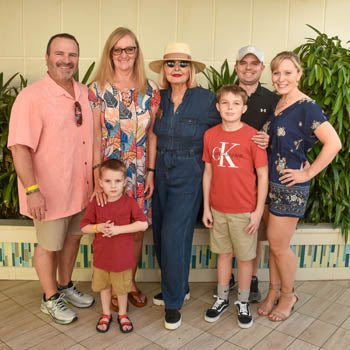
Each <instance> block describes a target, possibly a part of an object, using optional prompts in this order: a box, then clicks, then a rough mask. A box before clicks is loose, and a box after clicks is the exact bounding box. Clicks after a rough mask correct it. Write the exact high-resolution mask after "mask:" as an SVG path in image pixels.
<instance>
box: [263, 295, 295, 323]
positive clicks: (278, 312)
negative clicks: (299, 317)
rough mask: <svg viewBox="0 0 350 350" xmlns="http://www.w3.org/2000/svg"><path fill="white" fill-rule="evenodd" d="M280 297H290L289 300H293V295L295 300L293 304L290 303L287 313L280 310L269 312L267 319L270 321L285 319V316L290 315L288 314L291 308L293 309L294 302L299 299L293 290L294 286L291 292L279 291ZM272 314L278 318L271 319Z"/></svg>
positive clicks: (291, 310)
mask: <svg viewBox="0 0 350 350" xmlns="http://www.w3.org/2000/svg"><path fill="white" fill-rule="evenodd" d="M280 297H281V298H286V299H290V300H293V299H294V297H295V299H296V300H295V302H294V304H293V305H292V307H291V309H290V312H289V315H286V314H285V313H283V312H280V311H276V310H274V311H272V312H271V313H270V314H269V320H270V321H272V322H281V321H285V320H286V319H287V318H289V317H290V315H291V314H292V312H293V310H294V306H295V304H296V303H297V302H298V301H299V298H298V296H297V295H296V294H295V292H294V288H293V290H292V292H291V293H284V292H282V291H281V295H280ZM273 316H276V317H278V318H279V320H276V319H273V318H272V317H273Z"/></svg>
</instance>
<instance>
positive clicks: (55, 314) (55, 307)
mask: <svg viewBox="0 0 350 350" xmlns="http://www.w3.org/2000/svg"><path fill="white" fill-rule="evenodd" d="M40 310H41V311H42V312H43V313H44V314H47V315H49V316H50V317H51V318H52V320H53V321H54V322H56V323H59V324H69V323H72V322H74V321H75V320H77V319H78V316H77V314H76V313H75V312H74V311H73V310H71V309H70V308H69V307H67V305H66V304H65V302H64V294H60V296H59V297H58V298H57V299H54V300H52V299H49V300H47V301H45V300H44V297H43V300H42V301H41V305H40Z"/></svg>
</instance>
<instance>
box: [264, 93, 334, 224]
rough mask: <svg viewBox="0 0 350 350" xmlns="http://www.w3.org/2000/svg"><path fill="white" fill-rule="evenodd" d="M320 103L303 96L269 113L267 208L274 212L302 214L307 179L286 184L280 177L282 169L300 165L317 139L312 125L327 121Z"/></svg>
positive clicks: (267, 130) (315, 125) (289, 214)
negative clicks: (303, 181) (281, 108)
mask: <svg viewBox="0 0 350 350" xmlns="http://www.w3.org/2000/svg"><path fill="white" fill-rule="evenodd" d="M327 120H328V119H327V116H326V115H325V113H324V112H323V111H322V109H321V107H320V106H319V105H318V104H317V103H316V102H315V101H313V100H311V99H309V98H304V99H302V100H299V101H297V102H295V103H294V104H292V105H291V106H289V107H287V108H286V109H284V110H283V111H282V112H281V113H279V114H278V115H277V116H275V115H274V113H272V114H271V116H270V117H269V119H268V120H267V121H266V123H265V125H264V127H263V130H264V131H265V132H267V133H268V134H269V135H270V144H269V147H268V150H267V151H268V160H269V195H268V196H269V198H268V199H269V202H270V203H269V208H270V212H271V213H273V214H274V215H277V216H290V217H303V216H304V213H305V209H306V203H307V199H308V197H309V187H310V181H308V182H305V183H301V184H297V185H293V186H291V187H287V186H286V185H284V184H282V183H281V181H280V180H279V178H280V177H281V176H282V171H283V170H284V169H300V168H302V167H303V165H304V163H305V161H306V160H307V153H308V152H309V151H310V150H311V149H312V147H313V146H314V145H315V144H316V142H317V141H318V139H317V137H316V135H315V134H314V131H315V129H316V128H317V127H318V126H320V125H321V124H322V123H323V122H325V121H327Z"/></svg>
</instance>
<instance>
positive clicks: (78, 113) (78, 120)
mask: <svg viewBox="0 0 350 350" xmlns="http://www.w3.org/2000/svg"><path fill="white" fill-rule="evenodd" d="M74 112H75V121H76V123H77V126H80V125H81V124H83V114H82V112H81V105H80V103H79V102H78V101H75V102H74Z"/></svg>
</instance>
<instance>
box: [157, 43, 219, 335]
mask: <svg viewBox="0 0 350 350" xmlns="http://www.w3.org/2000/svg"><path fill="white" fill-rule="evenodd" d="M150 68H151V69H152V70H153V71H155V72H157V73H160V78H159V81H160V83H161V86H162V87H166V89H165V90H161V104H160V109H159V112H158V114H157V117H156V121H155V124H154V133H155V134H156V135H157V157H156V172H155V190H154V194H153V239H154V245H155V250H156V255H157V259H158V262H159V265H160V267H161V275H162V285H161V286H162V293H161V294H158V295H157V296H155V298H156V300H158V302H156V304H157V305H162V304H165V327H166V328H167V329H176V328H178V327H179V326H180V324H181V313H180V311H179V309H180V308H181V307H182V304H183V302H184V298H185V295H186V293H187V292H188V275H189V268H190V259H191V252H192V238H193V231H194V226H195V223H196V219H197V215H198V211H199V208H200V205H201V201H202V174H203V168H204V165H203V162H202V152H203V135H204V132H205V131H206V130H207V129H208V128H210V127H212V126H214V125H216V124H218V123H219V122H220V115H219V113H218V111H217V110H216V96H215V95H214V94H213V93H212V92H210V91H209V90H207V89H203V88H201V87H195V86H196V84H195V79H194V76H195V74H196V73H198V72H200V71H202V70H203V69H204V68H205V65H204V64H202V63H200V62H196V61H193V60H191V54H190V49H189V47H188V45H187V44H183V43H171V44H168V45H167V46H166V48H165V54H164V57H163V60H158V61H153V62H151V63H150ZM154 300H155V299H154Z"/></svg>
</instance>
